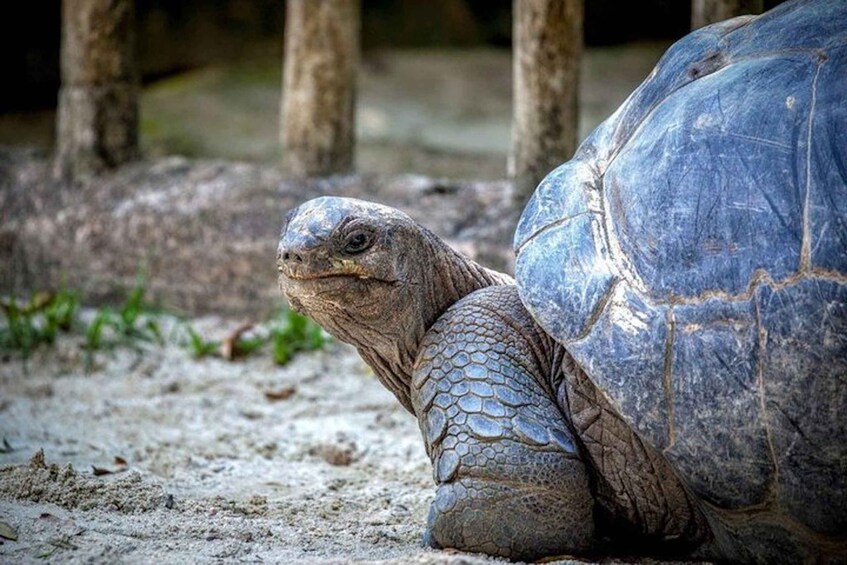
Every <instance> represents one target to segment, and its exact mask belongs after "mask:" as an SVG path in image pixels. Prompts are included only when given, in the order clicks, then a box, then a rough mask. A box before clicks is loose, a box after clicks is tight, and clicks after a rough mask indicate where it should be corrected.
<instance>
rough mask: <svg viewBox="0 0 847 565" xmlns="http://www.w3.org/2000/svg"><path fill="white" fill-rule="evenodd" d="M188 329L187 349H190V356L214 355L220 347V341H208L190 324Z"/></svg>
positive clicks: (197, 357)
mask: <svg viewBox="0 0 847 565" xmlns="http://www.w3.org/2000/svg"><path fill="white" fill-rule="evenodd" d="M187 329H188V340H189V341H188V349H189V350H190V351H191V355H192V357H194V358H195V359H200V358H201V357H206V356H208V355H214V354H215V353H217V352H218V350H219V349H220V343H218V342H217V341H209V340H207V339H205V338H204V337H203V336H201V335H200V334H199V333H197V330H195V329H194V328H192V327H191V326H187Z"/></svg>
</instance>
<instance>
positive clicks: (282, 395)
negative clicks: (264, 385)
mask: <svg viewBox="0 0 847 565" xmlns="http://www.w3.org/2000/svg"><path fill="white" fill-rule="evenodd" d="M295 392H297V387H295V386H293V385H288V386H284V387H282V388H279V389H276V390H266V391H265V398H267V399H268V400H269V401H271V402H278V401H280V400H285V399H286V398H290V397H292V396H293V395H294V393H295Z"/></svg>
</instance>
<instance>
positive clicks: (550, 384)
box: [277, 198, 706, 559]
mask: <svg viewBox="0 0 847 565" xmlns="http://www.w3.org/2000/svg"><path fill="white" fill-rule="evenodd" d="M277 262H278V268H279V271H280V275H281V276H280V285H281V287H282V289H283V291H284V293H285V294H286V296H287V297H288V298H289V301H290V303H291V305H292V307H294V308H295V309H297V310H299V311H301V312H304V313H306V314H308V315H309V316H311V317H312V318H314V319H315V320H316V321H317V322H318V323H320V324H321V325H323V326H324V327H325V328H326V329H327V330H328V331H330V332H331V333H332V334H334V335H335V336H337V337H338V338H339V339H341V340H342V341H345V342H347V343H351V344H353V345H355V346H356V347H357V348H358V350H359V352H360V354H361V355H362V357H363V358H364V359H365V360H366V361H367V362H368V363H369V364H370V365H371V366H372V367H373V369H374V371H375V372H376V374H377V375H378V376H379V378H380V380H381V381H382V382H383V384H385V385H386V387H387V388H389V390H391V391H392V392H393V393H394V394H395V396H397V398H398V400H399V401H400V402H401V403H402V404H403V406H405V407H406V408H407V409H408V410H409V411H410V412H412V413H413V414H414V415H415V416H416V417H417V419H418V422H419V425H420V428H421V432H422V435H423V437H424V442H425V445H426V450H427V454H428V455H429V457H430V459H431V460H432V463H433V474H434V478H435V482H436V484H437V490H436V495H435V500H434V502H433V504H432V507H431V509H430V514H429V519H428V523H427V528H426V533H425V535H424V540H425V542H426V543H428V544H429V545H432V546H434V547H450V548H456V549H461V550H466V551H477V552H483V553H488V554H491V555H500V556H503V557H508V558H511V559H536V558H539V557H544V556H549V555H561V554H584V553H585V552H588V551H591V550H592V549H596V545H597V540H598V539H601V536H603V537H604V538H607V537H608V536H609V535H610V532H609V531H603V529H604V526H607V525H608V524H610V523H613V524H614V525H615V530H616V531H624V532H626V533H627V534H630V535H635V536H638V537H639V539H641V540H648V541H650V542H651V543H653V542H657V541H658V542H664V541H671V542H673V544H671V545H672V547H675V548H687V547H690V546H692V545H694V544H696V543H697V542H699V541H700V540H701V539H702V538H703V537H704V533H706V529H705V527H704V522H703V520H702V518H701V515H700V513H699V511H698V510H697V508H696V506H694V505H693V504H692V503H691V501H690V499H689V497H688V495H687V494H686V492H685V490H684V489H683V488H682V486H681V484H680V483H679V481H678V480H677V479H676V477H675V476H674V474H673V472H672V471H671V470H670V468H669V467H668V465H667V463H666V462H665V461H664V459H663V458H662V457H661V456H660V455H658V454H656V453H655V452H653V451H652V450H651V449H650V448H649V447H648V446H646V445H645V444H643V443H642V442H641V441H640V440H639V438H638V437H637V436H636V435H635V434H634V433H633V432H632V431H631V429H630V428H629V427H628V426H627V425H626V424H625V423H624V422H623V420H621V419H620V417H618V415H617V414H615V413H614V411H613V410H612V409H611V408H610V406H609V405H608V403H607V402H606V400H605V399H604V397H603V395H602V394H601V393H600V391H598V390H597V389H596V388H595V387H594V386H593V385H592V384H591V382H590V380H589V379H587V378H586V376H585V374H584V373H582V371H581V370H579V369H578V368H577V367H576V366H575V364H574V363H573V360H572V359H571V358H570V356H569V355H568V354H567V352H566V351H565V350H564V348H562V347H561V346H560V345H558V344H557V343H556V342H555V341H554V340H552V339H551V338H550V337H549V336H547V335H546V334H545V333H544V332H543V331H542V330H541V328H540V327H539V326H538V325H537V324H536V323H535V322H534V321H533V319H532V317H531V316H530V315H529V313H528V312H527V310H526V309H525V308H524V306H523V304H522V303H521V301H520V298H519V296H518V292H517V288H516V287H515V286H514V284H513V281H512V280H511V278H510V277H508V276H507V275H503V274H502V273H496V272H494V271H490V270H488V269H485V268H483V267H481V266H479V265H477V264H476V263H474V262H472V261H470V260H468V259H466V258H464V257H462V256H460V255H458V254H457V253H455V252H454V251H452V250H451V249H450V248H449V247H447V246H446V245H445V244H444V243H443V242H441V241H440V240H438V239H437V238H436V237H435V236H433V235H432V234H431V233H430V232H428V231H427V230H425V229H424V228H422V227H420V226H418V225H417V224H415V223H414V222H413V221H412V220H411V219H410V218H408V216H406V215H405V214H402V213H401V212H399V211H396V210H393V209H390V208H387V207H384V206H380V205H376V204H371V203H366V202H362V201H357V200H352V199H342V198H319V199H316V200H313V201H310V202H307V203H306V204H304V205H302V206H301V207H300V208H298V209H295V210H294V211H293V212H292V214H290V215H289V218H288V219H287V222H286V225H285V227H284V228H283V233H282V238H281V241H280V248H279V254H278V259H277Z"/></svg>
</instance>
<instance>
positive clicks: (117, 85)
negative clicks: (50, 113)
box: [55, 0, 138, 176]
mask: <svg viewBox="0 0 847 565" xmlns="http://www.w3.org/2000/svg"><path fill="white" fill-rule="evenodd" d="M134 26H135V3H134V1H133V0H63V1H62V53H61V62H62V87H61V89H60V91H59V109H58V116H57V123H56V129H57V151H56V166H55V171H56V174H57V175H60V176H65V175H73V176H77V175H90V174H97V173H99V172H101V171H103V170H105V169H108V168H111V167H115V166H117V165H120V164H121V163H124V162H126V161H128V160H129V159H132V158H133V157H135V156H136V155H137V152H138V72H137V66H136V61H135V52H134V45H133V42H134V33H135V30H134Z"/></svg>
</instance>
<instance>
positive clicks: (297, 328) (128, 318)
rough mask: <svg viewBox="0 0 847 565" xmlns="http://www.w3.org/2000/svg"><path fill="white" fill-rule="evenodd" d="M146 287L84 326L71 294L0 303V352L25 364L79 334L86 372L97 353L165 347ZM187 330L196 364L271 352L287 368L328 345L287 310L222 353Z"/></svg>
mask: <svg viewBox="0 0 847 565" xmlns="http://www.w3.org/2000/svg"><path fill="white" fill-rule="evenodd" d="M144 282H145V281H144V278H143V277H139V279H138V281H137V282H136V284H135V286H134V287H133V288H132V289H131V290H130V292H129V293H128V295H127V298H126V300H125V301H124V303H123V304H121V305H120V306H119V307H117V308H112V307H103V308H100V309H99V310H97V312H96V313H95V314H94V316H93V317H92V318H91V320H90V322H88V324H82V323H81V322H80V321H79V319H78V312H79V296H78V294H77V293H75V292H72V291H68V290H62V291H59V292H56V293H36V294H34V295H33V296H32V297H31V298H30V299H29V301H28V302H26V303H20V302H19V301H18V300H16V299H15V298H14V297H12V298H8V299H0V309H2V314H3V319H2V322H3V324H2V325H0V351H11V352H17V353H19V354H20V356H21V358H22V359H23V360H24V362H25V361H26V359H28V357H29V355H30V354H31V353H32V351H33V350H34V349H35V348H37V347H39V346H41V345H49V344H52V343H53V342H54V341H55V340H56V337H57V335H58V334H59V333H60V332H70V331H71V330H73V329H75V328H76V329H81V330H82V334H83V343H82V349H83V350H84V351H85V352H86V358H85V364H86V368H87V370H90V368H91V367H92V365H93V360H94V354H95V352H97V351H101V350H105V349H112V348H114V347H118V346H129V347H133V348H135V349H136V350H138V351H139V352H141V348H139V343H140V342H146V343H155V344H159V345H163V344H164V342H165V340H164V337H163V335H162V331H161V327H160V324H159V320H158V316H159V315H160V313H159V312H157V311H155V310H153V309H151V308H150V307H149V306H148V305H147V304H146V303H145V300H144V297H145V294H146V289H145V286H144ZM185 327H186V329H187V333H188V341H187V348H188V350H189V351H190V352H191V354H192V356H193V357H194V358H198V359H199V358H202V357H207V356H221V355H222V353H221V351H222V349H224V350H228V351H229V353H228V354H227V358H228V359H233V358H236V357H241V356H245V355H251V354H254V353H257V352H260V351H262V350H264V349H265V347H266V346H269V348H270V352H271V357H272V358H273V361H274V362H275V363H276V364H278V365H285V364H286V363H288V362H289V361H291V359H292V358H293V357H294V355H296V354H297V353H298V352H301V351H312V350H315V349H320V348H322V347H324V346H325V345H326V343H327V341H328V340H329V336H328V335H327V334H326V333H325V332H324V331H323V329H321V327H320V326H318V325H317V324H315V323H314V322H312V321H311V320H309V319H308V318H305V317H303V316H301V315H299V314H297V313H295V312H293V311H291V310H283V311H282V312H280V313H279V314H278V315H276V316H274V318H273V319H272V320H271V321H270V322H269V323H268V324H266V325H265V326H264V327H262V326H260V327H259V328H258V329H257V330H256V331H250V332H248V330H249V329H250V328H251V324H246V325H244V326H243V327H241V328H239V329H238V330H236V331H235V332H233V334H231V335H230V336H229V337H228V338H227V339H225V340H224V344H225V345H226V346H227V347H225V348H222V347H221V345H222V344H221V342H219V341H215V340H208V339H206V338H205V337H204V336H202V335H201V334H200V333H198V332H197V330H195V329H194V328H192V327H191V326H185Z"/></svg>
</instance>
